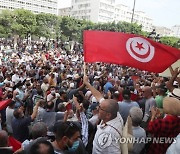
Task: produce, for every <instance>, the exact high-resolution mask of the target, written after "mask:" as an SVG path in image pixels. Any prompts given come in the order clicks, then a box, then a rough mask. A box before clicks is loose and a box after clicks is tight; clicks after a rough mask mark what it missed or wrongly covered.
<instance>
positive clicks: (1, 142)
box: [0, 130, 8, 147]
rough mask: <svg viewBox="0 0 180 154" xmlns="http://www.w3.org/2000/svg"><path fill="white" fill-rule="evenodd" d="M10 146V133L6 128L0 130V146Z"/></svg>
mask: <svg viewBox="0 0 180 154" xmlns="http://www.w3.org/2000/svg"><path fill="white" fill-rule="evenodd" d="M7 146H8V133H7V132H6V131H4V130H1V131H0V147H7Z"/></svg>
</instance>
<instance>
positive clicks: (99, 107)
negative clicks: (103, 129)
mask: <svg viewBox="0 0 180 154" xmlns="http://www.w3.org/2000/svg"><path fill="white" fill-rule="evenodd" d="M99 109H100V110H102V111H104V112H109V111H106V110H104V109H102V108H101V106H100V105H99V106H98V110H99Z"/></svg>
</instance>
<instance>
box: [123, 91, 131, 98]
mask: <svg viewBox="0 0 180 154" xmlns="http://www.w3.org/2000/svg"><path fill="white" fill-rule="evenodd" d="M122 96H123V98H124V99H127V100H128V99H130V98H131V92H130V90H129V89H124V90H123V91H122Z"/></svg>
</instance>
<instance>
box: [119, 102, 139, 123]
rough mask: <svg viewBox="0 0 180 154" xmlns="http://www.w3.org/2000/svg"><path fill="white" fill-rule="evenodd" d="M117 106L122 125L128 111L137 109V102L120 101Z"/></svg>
mask: <svg viewBox="0 0 180 154" xmlns="http://www.w3.org/2000/svg"><path fill="white" fill-rule="evenodd" d="M118 105H119V113H120V114H121V117H122V118H123V121H124V124H125V123H126V120H127V117H128V115H129V110H130V109H131V108H132V107H139V105H138V103H137V102H133V101H125V100H124V101H122V102H118Z"/></svg>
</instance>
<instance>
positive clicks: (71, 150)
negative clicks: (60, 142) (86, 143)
mask: <svg viewBox="0 0 180 154" xmlns="http://www.w3.org/2000/svg"><path fill="white" fill-rule="evenodd" d="M78 147H79V141H75V142H74V143H73V145H72V147H71V148H69V147H68V151H69V152H74V151H76V150H77V148H78Z"/></svg>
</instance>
